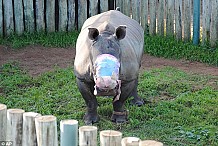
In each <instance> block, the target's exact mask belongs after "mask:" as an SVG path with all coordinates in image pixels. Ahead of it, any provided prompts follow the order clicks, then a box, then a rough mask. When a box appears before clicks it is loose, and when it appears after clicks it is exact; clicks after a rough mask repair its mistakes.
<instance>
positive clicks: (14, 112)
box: [8, 109, 25, 114]
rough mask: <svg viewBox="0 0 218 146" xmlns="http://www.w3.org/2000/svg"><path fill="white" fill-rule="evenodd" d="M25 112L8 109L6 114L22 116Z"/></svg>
mask: <svg viewBox="0 0 218 146" xmlns="http://www.w3.org/2000/svg"><path fill="white" fill-rule="evenodd" d="M24 112H25V111H24V110H22V109H8V113H11V114H23V113H24Z"/></svg>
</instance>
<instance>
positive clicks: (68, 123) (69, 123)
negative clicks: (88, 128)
mask: <svg viewBox="0 0 218 146" xmlns="http://www.w3.org/2000/svg"><path fill="white" fill-rule="evenodd" d="M61 124H65V125H75V124H78V121H77V120H61Z"/></svg>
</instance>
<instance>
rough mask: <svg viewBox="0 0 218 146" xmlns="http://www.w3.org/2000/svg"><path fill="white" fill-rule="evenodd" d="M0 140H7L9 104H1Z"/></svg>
mask: <svg viewBox="0 0 218 146" xmlns="http://www.w3.org/2000/svg"><path fill="white" fill-rule="evenodd" d="M0 131H1V132H0V141H6V132H7V106H6V105H4V104H0Z"/></svg>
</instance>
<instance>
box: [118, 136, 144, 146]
mask: <svg viewBox="0 0 218 146" xmlns="http://www.w3.org/2000/svg"><path fill="white" fill-rule="evenodd" d="M139 142H140V139H139V138H138V137H125V138H123V139H122V141H121V144H122V146H139Z"/></svg>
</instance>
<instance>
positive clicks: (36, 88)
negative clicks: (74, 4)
mask: <svg viewBox="0 0 218 146" xmlns="http://www.w3.org/2000/svg"><path fill="white" fill-rule="evenodd" d="M77 36H78V32H73V33H51V34H44V33H35V34H29V33H25V34H24V35H22V36H17V35H12V36H10V37H7V38H4V39H3V38H0V44H2V45H7V46H10V47H12V48H15V49H17V48H22V47H25V46H28V45H39V44H40V45H43V46H46V47H75V43H76V39H77ZM144 49H145V52H146V53H149V54H151V55H154V56H159V57H165V58H173V59H187V60H192V61H199V62H204V63H208V64H211V65H215V66H218V61H217V59H218V49H217V48H213V49H212V48H209V47H205V46H194V45H192V44H191V43H183V42H179V41H176V40H174V39H173V38H161V37H158V36H153V37H150V36H146V37H145V48H144ZM138 91H139V95H140V96H141V97H142V98H143V99H144V100H145V101H146V104H145V105H144V106H142V107H140V108H139V107H135V106H131V105H130V99H129V100H128V101H127V103H126V108H127V109H128V110H129V117H128V119H129V121H128V122H127V123H126V124H114V123H112V122H111V121H110V116H111V114H112V103H111V102H112V100H111V99H108V98H103V97H98V102H99V108H98V112H99V115H100V118H101V121H100V122H99V123H97V124H95V126H97V127H98V129H99V131H101V130H106V129H113V130H119V131H121V132H122V133H123V137H126V136H136V137H139V138H141V139H142V140H144V139H153V140H158V141H161V142H163V143H164V144H165V145H173V146H175V145H178V146H182V145H184V146H186V145H193V146H194V145H218V130H217V129H218V120H217V117H218V107H217V105H218V77H217V76H203V75H196V74H188V73H185V72H183V71H181V70H177V69H175V68H169V67H166V68H163V69H153V70H150V71H144V72H141V74H140V78H139V88H138ZM0 103H3V104H6V105H7V106H8V108H22V109H24V110H25V111H33V112H38V113H41V114H42V115H50V114H52V115H55V116H56V117H57V119H58V123H59V122H60V120H63V119H76V120H78V121H79V126H82V125H84V123H83V121H82V118H83V115H84V113H85V109H86V108H85V102H84V100H83V99H82V97H81V94H80V93H79V91H78V88H77V86H76V83H75V76H74V74H73V70H72V68H70V67H69V68H65V69H60V68H56V69H55V71H53V72H46V73H44V74H42V75H40V76H38V77H34V78H33V77H31V76H29V75H28V74H27V73H26V71H25V70H23V69H21V68H20V67H19V62H9V63H7V64H4V65H3V66H1V67H0Z"/></svg>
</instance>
